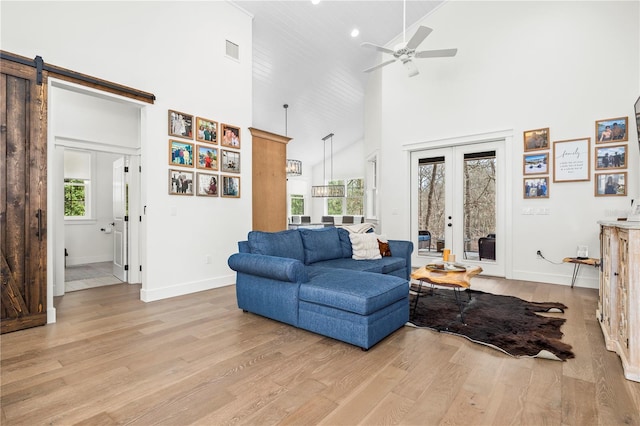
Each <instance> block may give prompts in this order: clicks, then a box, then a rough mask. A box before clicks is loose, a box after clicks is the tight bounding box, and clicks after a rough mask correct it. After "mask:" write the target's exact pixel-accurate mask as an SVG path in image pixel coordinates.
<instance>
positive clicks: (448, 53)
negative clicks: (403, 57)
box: [414, 49, 458, 58]
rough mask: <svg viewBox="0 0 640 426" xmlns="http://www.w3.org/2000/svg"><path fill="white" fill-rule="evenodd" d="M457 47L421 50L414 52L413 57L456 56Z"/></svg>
mask: <svg viewBox="0 0 640 426" xmlns="http://www.w3.org/2000/svg"><path fill="white" fill-rule="evenodd" d="M456 53H458V49H440V50H423V51H421V52H416V54H415V55H414V57H416V58H444V57H449V56H456Z"/></svg>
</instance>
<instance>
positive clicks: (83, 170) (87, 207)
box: [64, 149, 95, 219]
mask: <svg viewBox="0 0 640 426" xmlns="http://www.w3.org/2000/svg"><path fill="white" fill-rule="evenodd" d="M94 155H95V153H92V152H89V151H80V150H74V149H65V151H64V217H65V218H66V219H90V218H91V213H92V212H91V199H92V197H91V193H92V188H91V174H92V164H93V161H94Z"/></svg>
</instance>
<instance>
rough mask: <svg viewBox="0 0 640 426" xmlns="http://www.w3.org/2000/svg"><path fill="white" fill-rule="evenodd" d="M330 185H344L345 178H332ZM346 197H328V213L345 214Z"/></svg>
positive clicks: (334, 214) (332, 214)
mask: <svg viewBox="0 0 640 426" xmlns="http://www.w3.org/2000/svg"><path fill="white" fill-rule="evenodd" d="M329 185H344V181H343V180H330V181H329ZM343 206H344V198H341V197H340V198H338V197H335V198H334V197H330V198H327V214H328V215H331V216H341V215H343V214H344V213H343Z"/></svg>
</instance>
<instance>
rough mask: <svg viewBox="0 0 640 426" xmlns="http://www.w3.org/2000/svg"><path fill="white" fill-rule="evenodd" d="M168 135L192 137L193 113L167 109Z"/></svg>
mask: <svg viewBox="0 0 640 426" xmlns="http://www.w3.org/2000/svg"><path fill="white" fill-rule="evenodd" d="M169 136H177V137H180V138H187V139H193V115H190V114H185V113H184V112H179V111H173V110H169Z"/></svg>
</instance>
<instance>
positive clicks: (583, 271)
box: [510, 264, 599, 289]
mask: <svg viewBox="0 0 640 426" xmlns="http://www.w3.org/2000/svg"><path fill="white" fill-rule="evenodd" d="M567 268H569V269H570V272H573V265H569V264H568V266H567ZM589 269H595V268H593V267H590V268H589ZM593 273H594V271H590V272H587V267H586V266H582V268H580V271H579V273H578V277H577V278H576V284H575V287H584V288H596V289H597V288H598V287H599V277H598V275H597V270H596V271H595V273H596V275H595V277H594V276H593ZM510 279H513V280H522V281H535V282H541V283H548V284H559V285H566V286H571V275H560V274H540V273H532V272H530V271H513V276H512V277H511V278H510Z"/></svg>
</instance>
